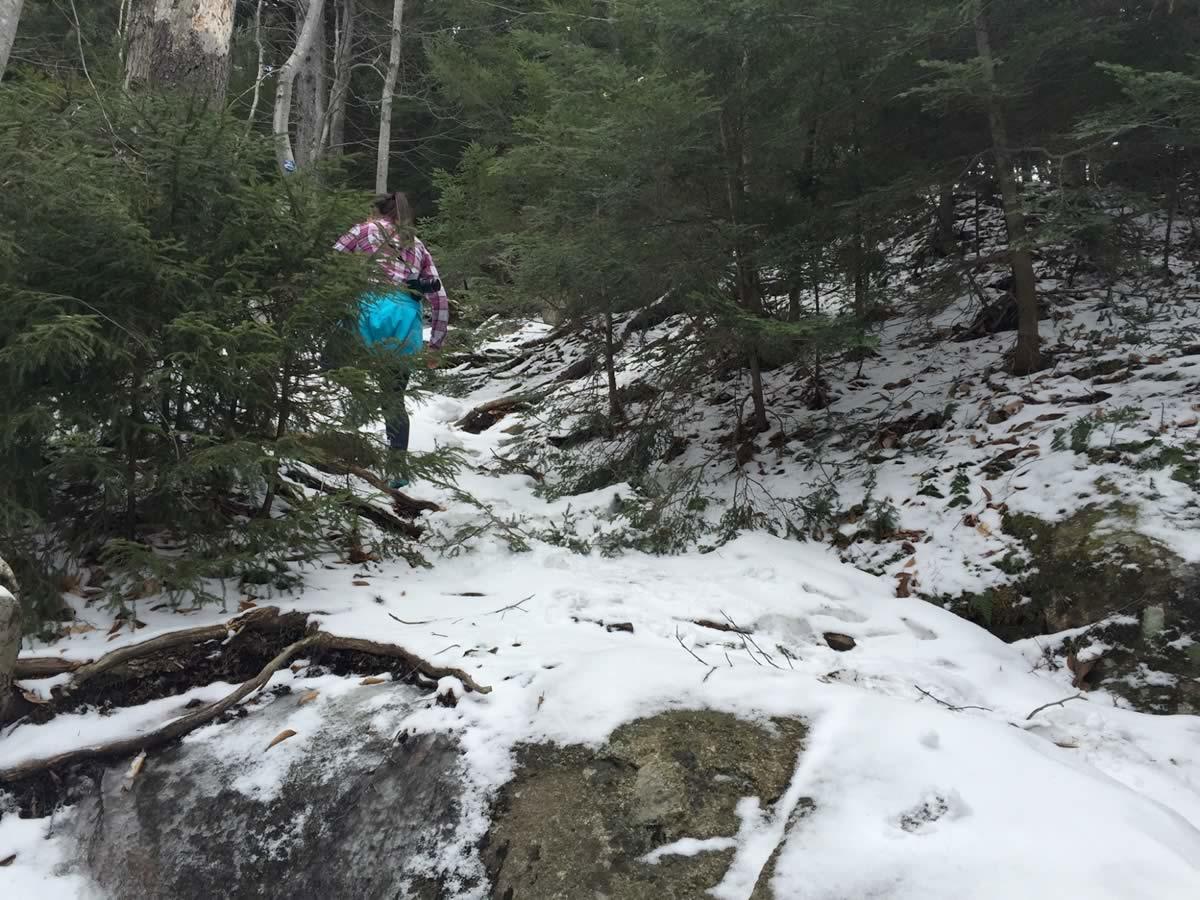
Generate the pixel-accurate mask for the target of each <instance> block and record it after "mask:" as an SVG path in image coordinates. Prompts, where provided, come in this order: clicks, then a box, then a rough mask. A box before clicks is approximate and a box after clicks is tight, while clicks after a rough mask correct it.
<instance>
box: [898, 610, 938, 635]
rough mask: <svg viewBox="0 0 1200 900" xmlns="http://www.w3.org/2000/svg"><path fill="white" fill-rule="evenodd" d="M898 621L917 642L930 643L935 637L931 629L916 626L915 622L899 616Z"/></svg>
mask: <svg viewBox="0 0 1200 900" xmlns="http://www.w3.org/2000/svg"><path fill="white" fill-rule="evenodd" d="M900 621H901V622H903V623H904V624H905V625H907V626H908V630H909V631H911V632H912V633H913V634H914V635H915V636H916V638H917V639H918V640H922V641H932V640H933V639H934V638H936V637H937V632H936V631H934V630H933V629H931V628H926V627H925V626H924V625H918V624H917V623H916V622H913V621H912V620H911V619H906V618H904V617H903V616H901V617H900Z"/></svg>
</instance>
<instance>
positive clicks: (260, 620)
mask: <svg viewBox="0 0 1200 900" xmlns="http://www.w3.org/2000/svg"><path fill="white" fill-rule="evenodd" d="M298 616H302V614H299V613H285V614H280V612H279V610H278V609H277V608H276V607H261V608H258V609H254V610H251V611H250V612H249V613H247V614H245V615H243V616H239V617H238V618H236V619H234V620H232V621H230V622H228V623H222V624H220V625H214V626H209V627H202V628H190V629H186V630H184V631H180V632H176V633H174V634H169V635H162V636H160V637H158V638H151V639H150V640H148V641H143V642H141V643H140V644H133V645H130V646H129V647H121V648H119V649H117V650H114V651H113V652H112V653H108V654H105V655H104V656H102V657H101V658H100V659H98V660H95V661H93V662H90V663H86V664H77V665H76V668H75V669H74V673H75V678H73V679H72V681H71V684H70V685H68V686H67V688H66V691H67V692H69V691H70V690H71V689H72V687H75V686H78V685H81V684H83V683H84V682H85V681H86V680H88V679H89V678H93V677H95V676H97V675H99V674H101V673H104V672H113V671H114V670H116V669H118V668H120V667H122V666H128V665H130V664H131V663H135V662H137V661H139V660H146V659H148V658H150V657H154V656H157V655H161V654H162V653H163V651H164V650H168V649H171V648H175V647H179V646H182V645H185V644H196V643H204V642H207V641H209V640H212V639H214V638H222V637H226V636H228V635H230V634H236V633H240V632H242V631H246V630H269V629H272V628H275V629H279V630H283V629H284V628H285V627H290V626H293V625H294V624H295V620H296V617H298ZM302 651H311V652H313V653H314V654H319V653H321V652H322V651H327V652H334V653H337V652H340V653H345V654H356V655H364V656H368V657H375V658H385V659H392V660H397V661H399V662H400V663H401V664H402V665H403V666H404V667H405V668H406V669H407V670H408V674H410V675H416V674H419V675H421V676H424V677H425V678H426V679H430V680H434V681H436V680H438V679H440V678H446V677H453V678H457V679H458V680H459V681H460V682H461V683H462V685H463V687H464V688H465V689H466V690H468V691H475V692H477V693H480V694H487V693H490V692H491V688H490V687H488V686H486V685H481V684H479V683H478V682H477V681H476V680H475V679H474V678H472V677H471V676H470V675H469V674H467V673H466V672H464V671H463V670H461V669H455V668H452V667H449V666H437V665H434V664H433V663H431V662H429V661H428V660H425V659H422V658H421V657H419V656H417V655H416V654H415V653H412V652H410V651H409V650H406V649H404V648H403V647H400V646H398V645H396V644H381V643H377V642H375V641H369V640H365V639H362V638H352V637H343V636H341V635H336V634H330V633H328V632H324V631H310V632H309V633H308V634H306V635H304V636H303V637H302V638H300V639H298V640H295V641H293V642H291V643H290V644H288V645H287V646H286V647H284V649H283V650H281V651H279V652H278V653H277V654H276V655H275V656H274V657H273V658H272V659H271V660H270V661H269V662H267V664H266V665H265V666H263V668H262V669H261V670H260V671H259V672H258V674H257V675H255V676H254V677H253V678H251V679H249V680H248V681H245V682H244V683H242V684H241V685H240V686H239V687H238V688H237V689H235V690H234V691H232V692H230V693H229V694H227V695H226V696H225V697H223V698H222V699H220V700H217V701H214V702H213V703H209V704H206V705H205V706H202V707H200V708H199V709H196V710H194V711H192V712H190V713H188V714H186V715H184V716H181V717H180V718H178V719H175V720H173V721H171V722H168V723H167V724H166V725H164V726H162V727H161V728H159V729H157V730H155V731H152V732H150V733H149V734H143V735H138V736H135V737H130V738H123V739H121V740H117V741H112V742H109V743H105V744H94V745H92V746H88V747H79V748H76V749H74V750H70V751H67V752H65V753H59V754H56V755H55V756H51V757H47V758H44V759H37V760H30V761H28V762H24V763H21V764H20V765H17V766H13V767H11V768H8V769H4V770H0V784H4V783H9V782H19V781H24V780H27V779H29V778H32V777H35V776H39V775H42V774H44V773H46V772H49V771H52V770H55V769H59V768H62V767H64V766H69V765H74V764H76V763H80V762H86V761H107V760H112V759H119V758H121V757H125V756H131V755H133V754H136V753H140V752H142V751H144V750H154V749H157V748H159V747H162V746H164V745H166V744H169V743H171V742H172V741H175V740H177V739H179V738H181V737H183V736H184V735H185V734H188V733H189V732H191V731H194V730H195V729H197V728H199V727H201V726H202V725H206V724H208V723H209V722H211V721H213V720H214V719H216V718H217V717H218V716H220V715H221V714H223V713H224V712H226V711H227V710H229V709H230V708H231V707H233V706H234V705H235V704H237V703H239V702H240V701H242V700H243V699H245V698H246V697H248V696H249V695H250V694H252V693H254V692H255V691H257V690H259V689H260V688H262V687H263V686H264V685H266V683H267V682H268V681H270V679H271V676H272V675H273V674H274V673H275V672H277V671H278V670H279V669H280V668H281V667H282V666H284V665H285V664H286V663H287V662H289V661H290V660H291V659H293V658H294V657H295V656H296V655H298V654H299V653H301V652H302ZM24 662H25V664H26V665H25V670H26V671H29V670H33V671H41V670H44V668H46V667H45V666H44V665H42V664H43V663H44V662H46V661H43V660H36V659H35V660H25V661H24ZM54 662H61V661H57V660H56V661H54ZM81 674H82V678H81V677H80V676H81ZM134 674H135V675H136V669H134Z"/></svg>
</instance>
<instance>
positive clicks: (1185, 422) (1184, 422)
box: [1175, 416, 1200, 428]
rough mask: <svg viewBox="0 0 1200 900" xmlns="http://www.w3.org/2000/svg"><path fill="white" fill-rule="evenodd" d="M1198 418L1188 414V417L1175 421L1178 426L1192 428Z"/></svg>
mask: <svg viewBox="0 0 1200 900" xmlns="http://www.w3.org/2000/svg"><path fill="white" fill-rule="evenodd" d="M1197 421H1200V420H1198V419H1197V418H1196V417H1195V416H1188V417H1187V418H1186V419H1180V420H1179V421H1178V422H1176V423H1175V427H1176V428H1191V427H1192V426H1194V425H1195V424H1196V423H1197Z"/></svg>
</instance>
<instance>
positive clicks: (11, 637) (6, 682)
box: [0, 559, 21, 725]
mask: <svg viewBox="0 0 1200 900" xmlns="http://www.w3.org/2000/svg"><path fill="white" fill-rule="evenodd" d="M16 593H17V579H16V577H15V576H14V575H13V571H12V569H10V568H9V566H8V563H6V562H5V561H4V560H3V559H0V725H4V724H6V723H8V722H10V721H11V720H12V718H13V710H14V708H15V706H16V697H15V694H14V690H13V671H14V669H15V667H16V665H17V653H18V652H19V651H20V649H21V608H20V607H19V606H18V605H17V599H16Z"/></svg>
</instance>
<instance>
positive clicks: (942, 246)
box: [935, 183, 958, 256]
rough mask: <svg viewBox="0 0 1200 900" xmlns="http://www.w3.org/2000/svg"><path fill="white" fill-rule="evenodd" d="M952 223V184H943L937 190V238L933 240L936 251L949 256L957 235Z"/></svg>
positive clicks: (953, 221) (953, 219)
mask: <svg viewBox="0 0 1200 900" xmlns="http://www.w3.org/2000/svg"><path fill="white" fill-rule="evenodd" d="M954 225H955V204H954V184H953V183H951V184H944V185H942V189H941V190H940V191H939V192H938V202H937V240H936V242H935V243H936V245H937V249H938V252H939V253H941V254H942V255H943V256H949V255H950V254H951V253H953V252H954V247H955V244H957V243H958V239H957V235H956V234H955V232H954Z"/></svg>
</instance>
